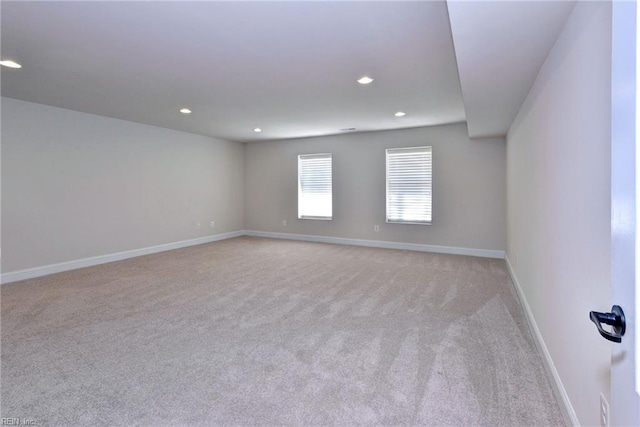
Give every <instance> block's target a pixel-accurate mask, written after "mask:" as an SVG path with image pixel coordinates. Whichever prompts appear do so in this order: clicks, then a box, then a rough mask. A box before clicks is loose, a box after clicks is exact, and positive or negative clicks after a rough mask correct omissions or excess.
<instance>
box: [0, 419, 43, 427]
mask: <svg viewBox="0 0 640 427" xmlns="http://www.w3.org/2000/svg"><path fill="white" fill-rule="evenodd" d="M35 425H37V424H36V420H34V419H31V418H0V426H35Z"/></svg>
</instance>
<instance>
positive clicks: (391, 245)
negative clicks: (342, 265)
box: [245, 230, 504, 259]
mask: <svg viewBox="0 0 640 427" xmlns="http://www.w3.org/2000/svg"><path fill="white" fill-rule="evenodd" d="M245 235H246V236H254V237H269V238H273V239H286V240H302V241H305V242H319V243H333V244H338V245H352V246H367V247H371V248H385V249H402V250H407V251H419V252H437V253H441V254H454V255H468V256H477V257H483V258H499V259H503V258H504V251H496V250H490V249H472V248H458V247H452V246H435V245H421V244H416V243H400V242H386V241H382V240H364V239H348V238H344V237H327V236H312V235H307V234H293V233H273V232H269V231H252V230H246V231H245Z"/></svg>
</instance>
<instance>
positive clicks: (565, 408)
mask: <svg viewBox="0 0 640 427" xmlns="http://www.w3.org/2000/svg"><path fill="white" fill-rule="evenodd" d="M504 259H505V261H506V263H507V268H508V270H509V274H510V275H511V281H512V282H513V286H514V287H515V288H516V292H517V293H518V298H520V304H521V305H522V307H523V308H524V314H525V317H526V319H527V323H528V324H529V329H530V330H531V334H532V335H533V340H534V342H535V344H536V347H537V348H538V351H539V352H540V354H542V356H543V361H544V362H545V363H544V365H545V369H546V371H547V375H548V376H549V377H550V379H551V385H552V387H553V389H554V390H553V391H554V393H555V394H556V398H557V399H558V401H559V403H560V409H561V410H562V415H563V416H564V419H565V422H566V424H567V425H572V426H579V425H580V422H579V421H578V416H577V415H576V411H575V410H574V409H573V405H572V404H571V400H569V395H568V394H567V390H566V389H565V388H564V385H563V384H562V380H561V379H560V374H558V370H557V369H556V366H555V364H554V363H553V359H552V358H551V354H550V353H549V349H547V345H546V344H545V343H544V339H543V338H542V334H541V333H540V329H538V324H537V323H536V319H535V318H534V317H533V312H532V311H531V307H530V306H529V302H528V301H527V297H526V296H525V295H524V291H523V290H522V287H521V286H520V282H519V281H518V278H517V276H516V273H515V271H514V270H513V267H512V266H511V262H510V261H509V256H508V255H506V254H505V258H504Z"/></svg>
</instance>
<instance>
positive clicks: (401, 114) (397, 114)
mask: <svg viewBox="0 0 640 427" xmlns="http://www.w3.org/2000/svg"><path fill="white" fill-rule="evenodd" d="M406 115H407V113H405V112H404V111H398V112H397V113H395V114H394V116H396V117H402V116H406Z"/></svg>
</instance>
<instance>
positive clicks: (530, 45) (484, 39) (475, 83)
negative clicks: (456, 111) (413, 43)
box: [448, 0, 575, 138]
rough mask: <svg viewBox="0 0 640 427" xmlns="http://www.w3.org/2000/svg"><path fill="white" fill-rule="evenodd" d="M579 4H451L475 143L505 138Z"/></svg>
mask: <svg viewBox="0 0 640 427" xmlns="http://www.w3.org/2000/svg"><path fill="white" fill-rule="evenodd" d="M574 6H575V2H569V1H458V0H450V1H449V2H448V7H449V19H450V22H451V32H452V34H453V41H454V45H455V52H456V59H457V62H458V71H459V73H460V82H461V85H462V95H463V98H464V107H465V111H466V116H467V128H468V131H469V136H470V137H471V138H481V137H490V136H502V135H505V134H506V133H507V131H508V130H509V127H510V126H511V123H512V122H513V119H514V118H515V116H516V113H517V112H518V109H519V108H520V106H521V105H522V103H523V102H524V99H525V98H526V96H527V94H528V93H529V89H531V86H532V85H533V82H534V81H535V79H536V76H537V75H538V71H539V70H540V67H541V66H542V64H543V63H544V61H545V59H546V58H547V55H548V54H549V51H550V50H551V47H552V46H553V44H554V43H555V41H556V39H557V38H558V34H559V33H560V31H561V30H562V28H563V26H564V24H565V22H566V21H567V18H568V17H569V14H570V13H571V11H572V10H573V7H574Z"/></svg>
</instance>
